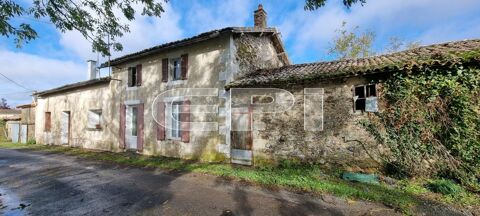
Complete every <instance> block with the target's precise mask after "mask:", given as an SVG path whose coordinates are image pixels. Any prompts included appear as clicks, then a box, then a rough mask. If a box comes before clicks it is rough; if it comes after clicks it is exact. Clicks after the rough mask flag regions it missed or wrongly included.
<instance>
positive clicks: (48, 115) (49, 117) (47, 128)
mask: <svg viewBox="0 0 480 216" xmlns="http://www.w3.org/2000/svg"><path fill="white" fill-rule="evenodd" d="M51 128H52V113H51V112H46V113H45V131H46V132H50V130H51Z"/></svg>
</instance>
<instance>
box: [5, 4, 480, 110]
mask: <svg viewBox="0 0 480 216" xmlns="http://www.w3.org/2000/svg"><path fill="white" fill-rule="evenodd" d="M22 1H24V2H25V3H26V4H30V3H29V1H28V0H22ZM259 3H262V4H263V5H264V9H265V10H266V11H267V13H268V25H269V26H273V27H277V28H278V29H279V30H280V32H281V33H282V38H283V40H284V43H285V45H286V48H287V52H288V54H289V56H290V58H291V59H292V61H293V62H294V63H305V62H313V61H321V60H331V59H332V57H331V56H328V55H327V54H326V52H327V49H328V47H329V46H330V45H331V41H332V38H333V37H334V35H335V29H338V28H339V27H340V26H341V23H342V21H346V22H347V23H348V26H349V28H352V27H353V26H359V27H360V29H362V30H370V31H373V32H375V34H376V37H377V39H376V41H375V44H374V46H375V49H376V51H377V52H381V51H382V49H383V47H385V46H386V44H387V43H388V40H389V38H390V37H392V36H396V37H400V38H402V39H404V40H405V41H420V42H421V44H423V45H427V44H433V43H441V42H446V41H453V40H463V39H472V38H480V1H479V0H401V1H386V0H367V3H366V4H365V5H364V6H361V5H356V6H354V7H352V8H351V9H350V10H347V9H345V8H344V7H343V6H342V5H341V0H329V1H328V3H327V5H326V6H325V7H323V8H320V9H318V10H317V11H314V12H311V11H305V10H303V6H304V5H303V3H304V1H303V0H275V1H267V0H264V1H259V0H252V1H247V0H221V1H220V0H218V1H193V0H181V1H180V0H170V2H169V3H168V4H165V9H166V12H165V13H164V14H163V15H162V17H161V18H149V17H140V16H139V17H137V19H136V20H135V21H134V22H132V23H131V24H130V29H131V32H130V33H128V34H126V35H125V36H124V38H122V39H121V40H120V41H121V42H122V43H123V46H124V51H122V52H121V53H114V56H121V55H124V54H127V53H130V52H135V51H138V50H141V49H144V48H148V47H151V46H154V45H158V44H162V43H166V42H169V41H173V40H178V39H182V38H185V37H190V36H194V35H196V34H199V33H202V32H205V31H209V30H213V29H218V28H223V27H227V26H252V25H253V11H254V10H255V9H256V8H257V5H258V4H259ZM16 21H24V22H25V21H26V22H30V23H32V24H33V25H34V27H35V29H36V30H37V32H38V33H39V38H38V39H37V40H35V41H32V42H31V43H29V44H27V45H25V46H24V47H23V48H20V49H18V48H16V47H15V45H14V44H13V39H12V38H5V37H0V72H1V73H3V74H5V75H6V76H8V77H9V78H11V79H12V80H14V81H16V82H18V83H19V84H21V85H24V86H26V87H27V89H28V90H26V89H24V88H21V87H19V86H17V85H15V84H13V83H12V82H10V81H8V80H7V79H5V78H4V77H0V98H2V97H3V98H6V99H7V100H8V102H9V103H10V104H11V105H18V104H23V103H29V102H30V101H31V97H30V96H29V93H27V92H26V91H29V90H46V89H50V88H54V87H57V86H60V85H64V84H68V83H72V82H77V81H82V80H85V79H86V74H87V73H86V70H87V67H86V60H88V59H97V54H95V53H92V52H91V46H90V44H89V43H88V42H87V41H86V40H84V39H83V38H82V36H81V35H80V34H78V33H77V32H67V33H61V32H59V31H57V30H56V29H55V28H54V27H53V26H52V25H50V24H48V23H45V22H32V21H31V20H30V19H27V18H21V19H18V20H16ZM100 60H101V61H103V60H104V58H100Z"/></svg>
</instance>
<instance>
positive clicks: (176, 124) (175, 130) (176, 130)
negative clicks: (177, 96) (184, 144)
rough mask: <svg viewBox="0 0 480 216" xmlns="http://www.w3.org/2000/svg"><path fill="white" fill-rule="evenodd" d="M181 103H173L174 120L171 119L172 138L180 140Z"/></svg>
mask: <svg viewBox="0 0 480 216" xmlns="http://www.w3.org/2000/svg"><path fill="white" fill-rule="evenodd" d="M181 104H182V103H181V102H173V103H172V109H171V110H172V115H171V117H172V119H171V123H172V124H171V134H170V135H171V137H172V138H180V136H181V131H180V113H181V112H180V107H181Z"/></svg>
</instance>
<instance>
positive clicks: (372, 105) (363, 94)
mask: <svg viewBox="0 0 480 216" xmlns="http://www.w3.org/2000/svg"><path fill="white" fill-rule="evenodd" d="M354 91H355V95H354V101H355V102H354V103H355V106H354V110H355V111H357V110H358V111H367V112H376V109H377V87H376V85H375V84H370V85H361V86H356V87H355V90H354Z"/></svg>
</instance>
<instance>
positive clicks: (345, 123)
mask: <svg viewBox="0 0 480 216" xmlns="http://www.w3.org/2000/svg"><path fill="white" fill-rule="evenodd" d="M360 84H367V81H366V79H364V78H349V79H342V80H335V81H329V82H325V83H316V84H310V85H304V86H296V87H290V88H288V89H285V90H288V91H290V92H291V93H292V94H293V96H294V98H295V103H294V105H293V108H292V109H290V110H288V111H283V112H280V113H269V114H263V113H254V114H253V126H254V128H253V130H254V131H253V145H254V146H253V151H254V159H255V164H257V165H260V164H262V163H277V162H279V161H280V160H283V159H289V160H298V161H300V162H304V163H318V164H335V165H345V166H358V167H360V168H369V167H375V166H376V163H374V161H373V160H372V159H371V158H370V157H369V156H368V154H367V153H366V151H364V146H365V147H366V148H367V149H368V148H371V149H373V150H375V148H377V145H376V144H375V142H374V140H373V139H372V138H371V137H370V136H369V134H368V133H367V132H366V131H365V130H364V129H363V128H362V127H361V126H360V125H358V122H359V121H360V120H361V119H366V118H368V115H373V114H372V113H362V112H359V111H357V112H355V111H354V109H353V88H354V86H355V85H360ZM304 88H317V90H320V91H319V92H323V130H321V129H320V130H319V131H309V129H308V128H307V129H305V128H304V102H305V101H304V96H305V95H304V93H305V90H304ZM317 99H319V100H321V97H319V98H317ZM319 109H320V107H319ZM317 117H318V115H317ZM306 120H307V122H308V121H310V120H312V119H311V117H307V119H306ZM321 121H322V120H321V119H317V122H316V123H315V124H317V125H318V124H320V122H321Z"/></svg>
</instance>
